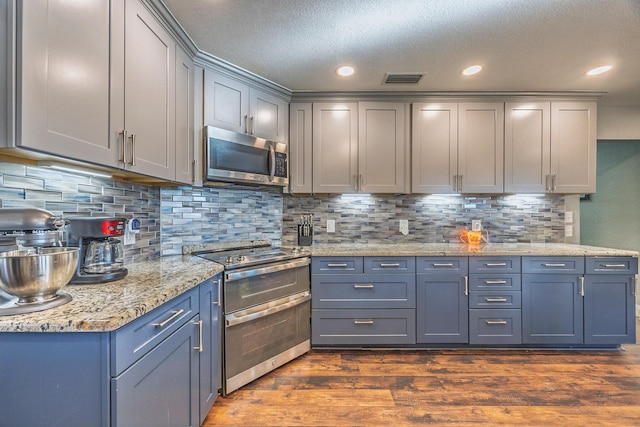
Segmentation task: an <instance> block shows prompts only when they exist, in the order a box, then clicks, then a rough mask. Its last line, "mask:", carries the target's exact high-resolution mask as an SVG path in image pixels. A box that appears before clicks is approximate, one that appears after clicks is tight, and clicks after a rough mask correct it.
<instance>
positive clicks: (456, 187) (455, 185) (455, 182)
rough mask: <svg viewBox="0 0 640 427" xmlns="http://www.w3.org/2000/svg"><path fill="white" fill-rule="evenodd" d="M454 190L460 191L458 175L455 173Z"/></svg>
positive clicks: (455, 191)
mask: <svg viewBox="0 0 640 427" xmlns="http://www.w3.org/2000/svg"><path fill="white" fill-rule="evenodd" d="M453 192H454V193H457V192H458V175H453Z"/></svg>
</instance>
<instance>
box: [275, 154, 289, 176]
mask: <svg viewBox="0 0 640 427" xmlns="http://www.w3.org/2000/svg"><path fill="white" fill-rule="evenodd" d="M275 155H276V156H275V157H276V172H275V176H278V177H283V178H286V177H287V154H286V153H275Z"/></svg>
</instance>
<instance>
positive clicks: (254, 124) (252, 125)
mask: <svg viewBox="0 0 640 427" xmlns="http://www.w3.org/2000/svg"><path fill="white" fill-rule="evenodd" d="M255 134H256V121H255V118H254V117H253V116H251V135H255Z"/></svg>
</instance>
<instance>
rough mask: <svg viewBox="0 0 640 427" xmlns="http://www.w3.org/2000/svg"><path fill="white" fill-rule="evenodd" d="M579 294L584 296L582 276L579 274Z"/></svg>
mask: <svg viewBox="0 0 640 427" xmlns="http://www.w3.org/2000/svg"><path fill="white" fill-rule="evenodd" d="M580 296H581V297H583V296H584V276H580Z"/></svg>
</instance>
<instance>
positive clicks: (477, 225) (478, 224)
mask: <svg viewBox="0 0 640 427" xmlns="http://www.w3.org/2000/svg"><path fill="white" fill-rule="evenodd" d="M471 230H472V231H482V221H481V220H479V219H472V220H471Z"/></svg>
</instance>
